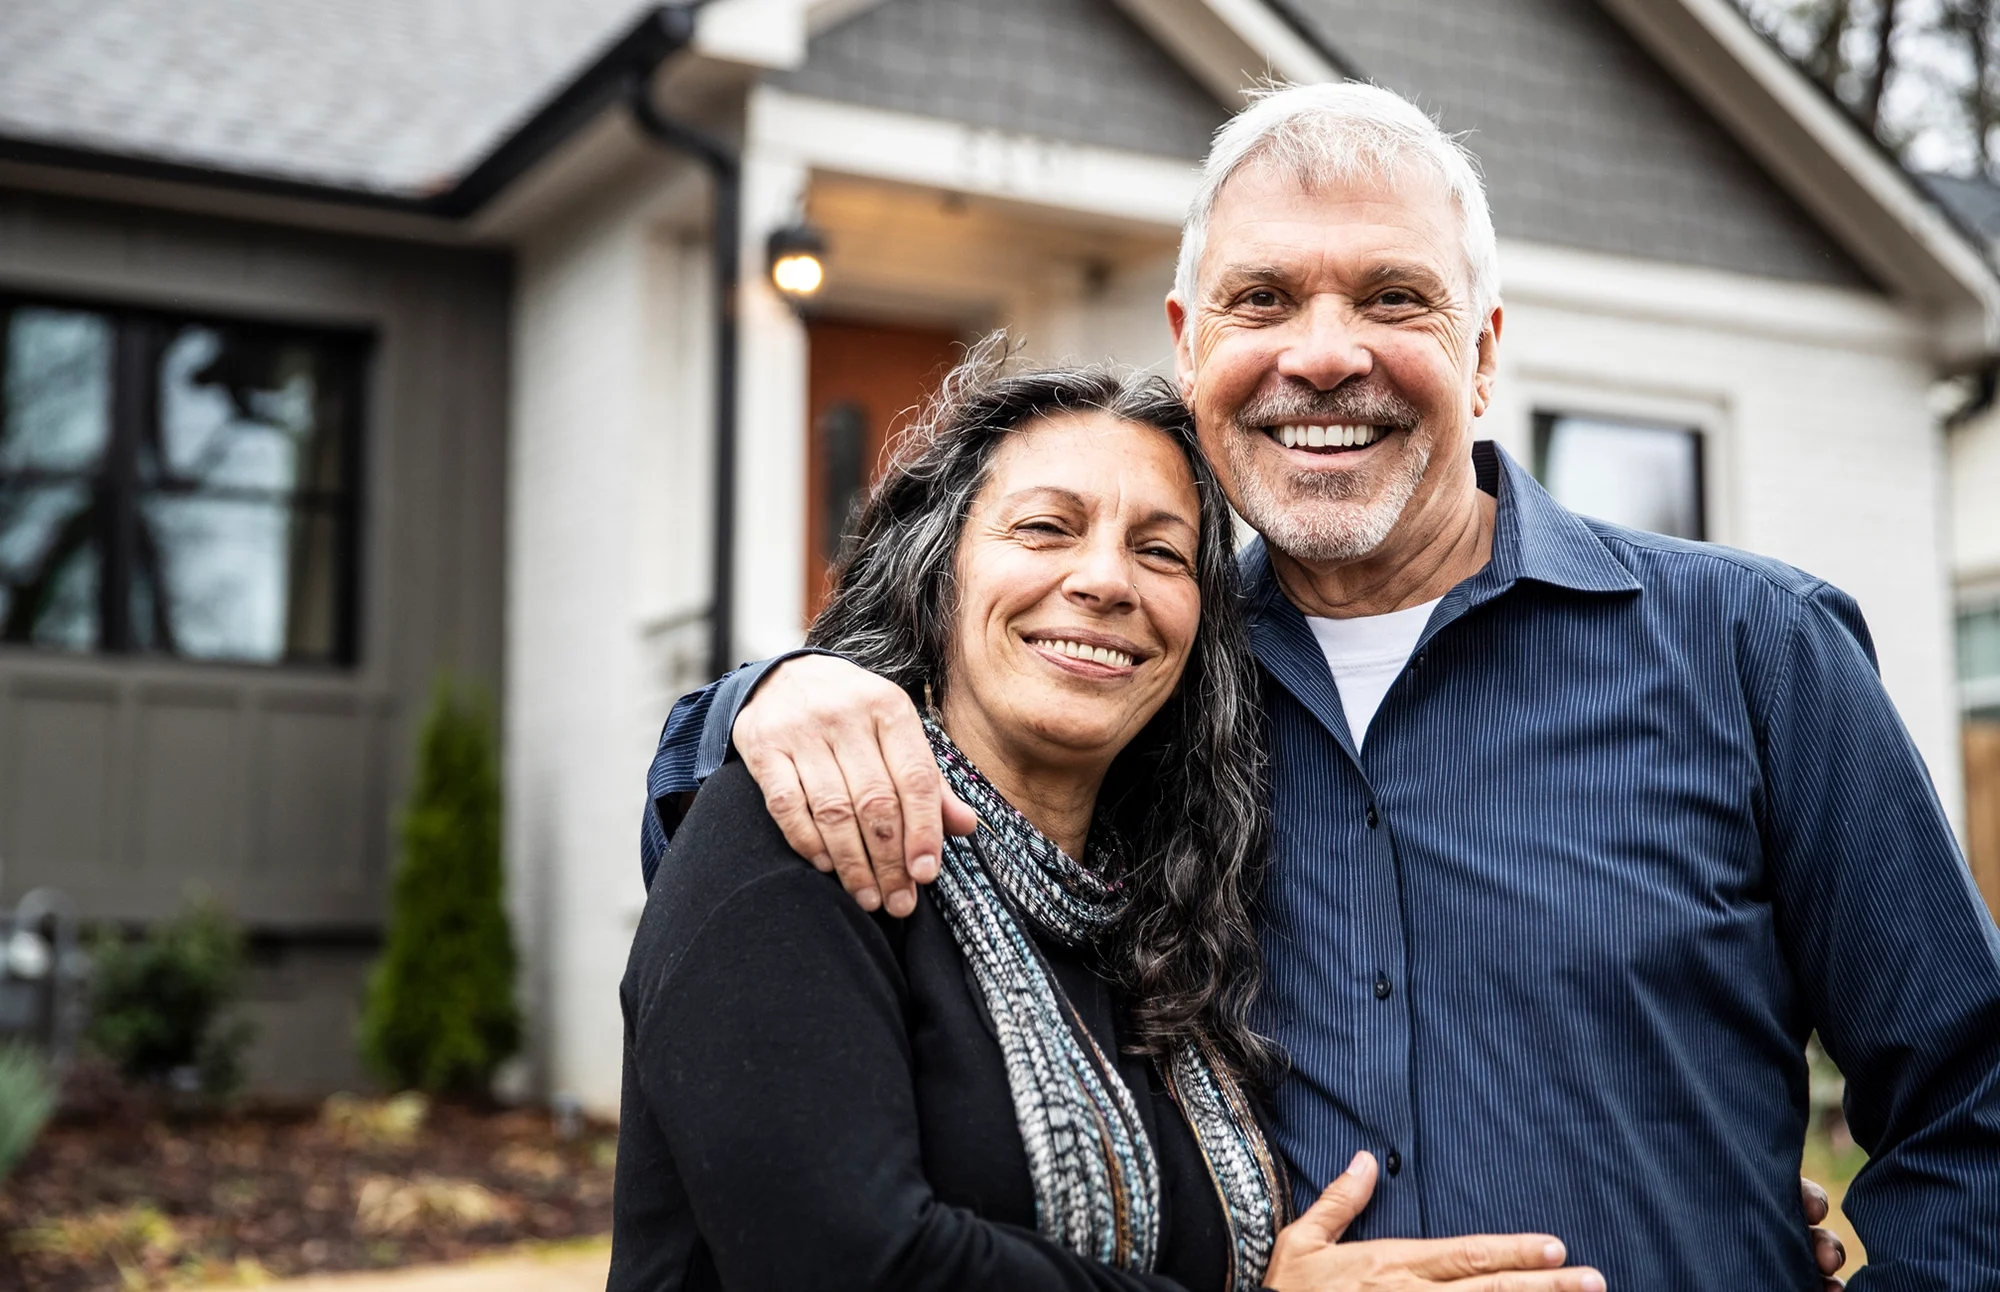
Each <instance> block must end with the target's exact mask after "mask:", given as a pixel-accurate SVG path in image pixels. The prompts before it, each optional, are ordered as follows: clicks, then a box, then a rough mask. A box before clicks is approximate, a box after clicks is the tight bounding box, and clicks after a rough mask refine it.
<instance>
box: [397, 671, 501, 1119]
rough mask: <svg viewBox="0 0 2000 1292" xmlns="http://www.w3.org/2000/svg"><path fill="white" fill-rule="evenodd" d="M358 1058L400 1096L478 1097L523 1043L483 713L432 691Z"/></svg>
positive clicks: (496, 784)
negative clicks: (412, 1092) (423, 1093)
mask: <svg viewBox="0 0 2000 1292" xmlns="http://www.w3.org/2000/svg"><path fill="white" fill-rule="evenodd" d="M415 772H416V775H415V785H414V787H413V790H412V793H411V798H410V803H409V807H408V808H407V810H406V811H405V812H404V814H403V820H402V829H401V836H402V837H401V844H402V847H401V855H400V857H399V858H398V860H397V864H396V876H395V887H394V892H393V896H392V899H391V909H390V916H389V936H388V942H387V945H386V946H385V947H384V948H383V951H382V956H381V959H380V960H378V961H377V962H376V965H375V968H374V970H373V972H372V973H371V974H370V976H369V982H368V995H367V1001H366V1003H365V1005H364V1007H363V1010H362V1016H361V1028H360V1044H361V1053H362V1057H363V1059H364V1060H365V1061H366V1062H367V1063H368V1065H369V1066H370V1067H371V1068H373V1069H374V1070H375V1072H376V1074H377V1075H378V1076H380V1077H381V1078H382V1079H383V1080H384V1081H386V1082H387V1083H389V1084H390V1085H391V1086H393V1087H395V1088H397V1089H417V1090H424V1091H428V1092H431V1093H433V1094H448V1095H461V1096H475V1097H483V1096H485V1095H486V1094H487V1093H488V1089H489V1086H490V1083H491V1081H492V1077H493V1071H494V1069H495V1068H497V1067H498V1066H499V1065H500V1064H501V1062H503V1061H504V1060H505V1059H507V1058H508V1056H510V1055H511V1054H513V1053H514V1051H515V1049H516V1047H517V1046H518V1045H519V1043H520V1031H521V1027H520V1016H519V1014H518V1013H517V1012H516V1011H515V1007H514V940H513V935H512V933H511V931H510V930H509V928H508V925H507V912H506V908H505V906H504V904H503V901H502V876H501V871H500V769H499V759H498V757H497V754H496V751H495V747H494V735H493V724H492V720H491V716H490V710H489V708H488V706H487V705H486V704H485V703H484V702H483V701H480V700H477V699H472V698H466V697H462V696H461V695H460V694H459V692H458V688H456V687H454V686H453V685H452V684H451V683H450V682H449V681H440V682H439V684H438V686H437V688H436V691H435V693H434V695H433V697H432V700H431V707H430V711H429V713H428V714H427V715H426V716H425V719H424V724H423V729H422V732H421V734H420V736H419V738H418V749H417V763H416V769H415Z"/></svg>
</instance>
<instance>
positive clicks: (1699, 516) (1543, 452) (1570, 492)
mask: <svg viewBox="0 0 2000 1292" xmlns="http://www.w3.org/2000/svg"><path fill="white" fill-rule="evenodd" d="M1701 473H1702V462H1701V432H1699V431H1695V430H1690V429H1689V428H1687V427H1684V426H1661V425H1657V424H1653V423H1647V422H1625V421H1617V420H1613V419H1610V418H1603V417H1571V416H1568V415H1565V414H1559V413H1543V414H1540V415H1539V416H1537V417H1536V418H1535V475H1536V476H1537V477H1539V478H1540V480H1541V482H1542V484H1543V486H1544V487H1545V488H1547V489H1548V491H1549V493H1550V494H1551V495H1552V496H1553V497H1554V498H1555V500H1556V501H1557V502H1559V503H1561V504H1562V505H1563V506H1565V507H1568V508H1569V509H1570V510H1571V511H1577V512H1582V513H1583V514H1584V515H1586V516H1595V517H1596V518H1598V519H1599V520H1608V521H1610V522H1611V523H1612V524H1614V525H1626V526H1629V527H1630V528H1633V529H1645V530H1651V531H1652V532H1653V533H1656V534H1670V535H1672V536H1674V537H1676V538H1696V539H1698V538H1702V537H1704V536H1705V533H1706V526H1705V523H1704V519H1705V518H1704V516H1703V499H1702V479H1701Z"/></svg>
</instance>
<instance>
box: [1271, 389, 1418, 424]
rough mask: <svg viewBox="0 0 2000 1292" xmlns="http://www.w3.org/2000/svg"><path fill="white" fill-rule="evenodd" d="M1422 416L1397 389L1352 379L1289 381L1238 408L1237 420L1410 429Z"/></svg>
mask: <svg viewBox="0 0 2000 1292" xmlns="http://www.w3.org/2000/svg"><path fill="white" fill-rule="evenodd" d="M1422 420H1423V417H1422V415H1421V414H1419V413H1418V412H1417V409H1416V406H1415V405H1413V404H1411V403H1410V401H1409V400H1407V399H1404V398H1403V397H1402V396H1401V395H1398V394H1396V393H1395V392H1394V391H1392V390H1385V389H1383V388H1382V387H1380V386H1372V385H1365V384H1363V385H1356V384H1352V383H1349V382H1342V383H1341V384H1340V385H1338V386H1335V387H1334V388H1333V389H1332V390H1319V389H1317V388H1315V387H1313V386H1310V385H1306V384H1305V383H1302V382H1289V383H1287V384H1286V385H1284V386H1281V387H1280V388H1278V389H1277V390H1273V391H1271V392H1269V393H1268V394H1263V395H1258V396H1257V397H1256V398H1254V399H1252V400H1251V401H1250V402H1249V403H1247V404H1245V405H1243V407H1242V408H1240V409H1238V410H1237V411H1236V424H1237V425H1238V426H1239V427H1241V428H1243V429H1245V430H1252V429H1255V428H1258V427H1263V426H1290V425H1293V424H1294V423H1297V422H1319V421H1328V422H1350V423H1353V424H1355V425H1359V426H1386V427H1388V428H1389V429H1391V430H1398V431H1407V430H1409V429H1411V428H1412V427H1414V426H1416V424H1417V423H1418V422H1420V421H1422Z"/></svg>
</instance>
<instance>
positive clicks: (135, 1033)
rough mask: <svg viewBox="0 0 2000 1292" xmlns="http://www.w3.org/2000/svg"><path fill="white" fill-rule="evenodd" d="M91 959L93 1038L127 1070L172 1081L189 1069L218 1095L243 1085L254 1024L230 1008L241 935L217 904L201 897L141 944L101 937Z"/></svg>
mask: <svg viewBox="0 0 2000 1292" xmlns="http://www.w3.org/2000/svg"><path fill="white" fill-rule="evenodd" d="M93 959H94V961H95V970H94V975H95V977H94V981H93V982H92V984H91V1020H90V1040H91V1043H92V1044H93V1045H95V1046H96V1047H97V1049H99V1050H100V1051H102V1052H103V1054H104V1055H105V1056H106V1057H107V1058H109V1059H110V1060H111V1061H112V1062H113V1063H114V1064H116V1065H117V1066H118V1070H119V1071H120V1072H121V1073H122V1074H123V1075H124V1076H126V1077H127V1078H129V1079H131V1080H134V1081H142V1082H147V1083H150V1084H155V1085H168V1084H175V1083H178V1082H179V1081H181V1080H182V1078H183V1076H184V1075H185V1074H190V1073H191V1074H193V1075H194V1076H195V1078H196V1080H197V1082H198V1085H199V1088H200V1089H201V1091H202V1092H203V1093H205V1094H207V1095H208V1096H210V1097H211V1098H217V1099H220V1098H224V1097H226V1096H228V1095H230V1094H232V1093H234V1092H235V1091H236V1090H237V1089H238V1088H239V1087H240V1086H241V1085H242V1084H243V1051H244V1050H245V1048H247V1047H248V1045H249V1044H250V1040H251V1038H252V1036H253V1035H254V1034H255V1031H254V1029H253V1028H252V1027H251V1025H250V1024H249V1022H248V1021H247V1020H244V1019H241V1018H236V1017H232V1016H231V1014H230V1010H231V1008H232V1007H233V1006H234V1005H235V1004H236V1003H237V1000H238V998H239V997H240V996H241V994H242V990H243V976H244V956H243V933H242V931H241V930H240V929H238V928H237V926H236V923H235V921H234V920H232V919H230V918H229V916H228V914H227V913H226V912H224V911H223V909H222V908H221V907H220V906H217V905H215V904H214V903H212V902H201V903H197V904H195V905H194V906H191V907H189V908H188V910H187V911H186V912H184V913H183V914H181V915H180V916H178V917H176V918H175V919H173V920H169V921H168V922H166V923H164V924H160V925H156V926H155V927H154V928H153V929H152V930H150V931H149V932H148V933H147V935H146V936H145V937H144V938H142V939H140V940H138V941H136V942H127V941H124V940H122V939H120V938H117V937H115V936H108V935H107V936H105V937H101V938H99V939H98V941H97V944H96V946H95V948H94V949H93Z"/></svg>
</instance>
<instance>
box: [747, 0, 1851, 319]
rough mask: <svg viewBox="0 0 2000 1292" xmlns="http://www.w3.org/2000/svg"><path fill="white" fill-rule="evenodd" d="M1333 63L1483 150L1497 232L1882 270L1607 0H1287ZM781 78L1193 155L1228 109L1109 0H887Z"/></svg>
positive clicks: (1782, 264)
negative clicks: (1832, 229) (1780, 179)
mask: <svg viewBox="0 0 2000 1292" xmlns="http://www.w3.org/2000/svg"><path fill="white" fill-rule="evenodd" d="M1278 3H1279V7H1280V8H1281V9H1282V10H1283V11H1284V12H1286V13H1287V14H1289V15H1290V17H1291V18H1292V19H1293V21H1294V22H1295V23H1296V24H1297V25H1298V27H1299V28H1300V29H1301V30H1302V31H1304V32H1305V33H1306V34H1307V35H1308V36H1309V37H1310V38H1311V39H1313V40H1314V41H1316V42H1317V43H1318V44H1320V45H1321V46H1322V47H1323V48H1325V49H1326V50H1327V51H1328V52H1329V54H1330V55H1331V56H1332V57H1333V58H1334V60H1335V61H1336V62H1337V63H1338V65H1340V66H1342V67H1345V68H1348V69H1351V71H1352V72H1353V73H1354V74H1355V75H1356V76H1359V77H1361V78H1363V79H1368V80H1373V81H1376V82H1378V83H1379V84H1381V85H1384V86H1387V87H1388V88H1390V89H1393V90H1396V91H1397V92H1399V93H1401V94H1405V95H1407V96H1409V97H1410V98H1412V99H1414V100H1415V101H1416V102H1417V103H1419V104H1420V105H1422V106H1423V108H1424V109H1425V110H1426V111H1428V112H1432V113H1434V114H1436V115H1437V116H1438V118H1439V120H1440V121H1441V122H1442V123H1443V125H1444V127H1445V128H1446V129H1448V130H1453V131H1462V132H1465V133H1464V139H1465V142H1466V144H1467V145H1468V146H1469V147H1470V148H1471V149H1472V151H1473V152H1474V153H1475V154H1476V155H1477V156H1478V157H1479V160H1480V162H1481V164H1482V168H1483V169H1484V171H1485V174H1486V182H1487V187H1488V190H1489V193H1490V197H1491V200H1492V203H1493V216H1494V222H1495V224H1496V226H1497V227H1498V229H1499V232H1500V235H1501V236H1502V237H1514V238H1522V239H1526V240H1530V241H1535V242H1545V243H1550V244H1553V245H1556V246H1565V247H1576V248H1580V249H1582V250H1586V251H1597V252H1605V253H1609V254H1613V255H1621V256H1632V257H1636V258H1640V259H1648V260H1660V261H1666V262H1668V263H1673V264H1687V265H1699V266H1703V267H1706V268H1712V269H1724V270H1733V271H1736V272H1739V273H1747V274H1756V275H1759V276H1761V277H1766V278H1781V279H1791V280H1797V281H1805V282H1819V283H1830V284H1833V285H1836V286H1842V287H1862V288H1867V287H1870V286H1872V284H1871V283H1870V281H1869V279H1868V277H1867V275H1866V274H1865V273H1864V272H1863V271H1862V270H1861V268H1860V267H1859V266H1858V265H1857V264H1855V262H1854V260H1853V258H1852V257H1850V256H1849V255H1848V254H1847V253H1846V252H1845V251H1844V250H1843V249H1842V248H1841V247H1840V246H1839V245H1838V244H1837V243H1836V242H1835V241H1834V240H1833V239H1832V238H1831V237H1830V236H1829V235H1828V234H1827V233H1826V232H1825V231H1824V230H1823V229H1821V228H1820V227H1819V225H1818V224H1817V223H1815V222H1814V220H1813V219H1812V217H1811V216H1809V215H1808V214H1806V212H1805V210H1804V209H1803V208H1802V207H1800V205H1799V204H1798V203H1797V202H1796V201H1795V200H1793V198H1792V197H1791V195H1790V194H1789V193H1787V192H1785V190H1784V189H1783V188H1782V187H1780V186H1779V184H1778V183H1777V182H1776V181H1775V180H1773V179H1772V178H1771V176H1770V175H1769V174H1767V173H1766V172H1765V171H1764V169H1763V168H1762V167H1761V166H1760V165H1759V164H1758V163H1757V161H1756V160H1755V159H1754V158H1753V157H1751V156H1750V154H1749V153H1748V152H1747V151H1746V150H1745V149H1744V148H1743V146H1742V145H1741V144H1739V143H1737V142H1736V140H1735V139H1734V138H1733V137H1731V135H1730V134H1729V132H1728V131H1727V130H1726V129H1725V128H1724V127H1723V126H1722V125H1721V124H1720V123H1718V122H1717V121H1716V120H1715V119H1714V118H1713V117H1712V116H1711V115H1710V114H1709V113H1708V112H1707V111H1706V110H1705V109H1704V108H1703V107H1702V106H1701V105H1700V104H1699V103H1697V102H1696V101H1695V99H1694V98H1693V96H1692V95H1690V94H1689V93H1688V92H1687V91H1686V90H1685V89H1683V88H1682V87H1681V86H1680V85H1679V83H1677V82H1676V81H1675V80H1674V79H1673V78H1672V77H1671V76H1670V75H1669V74H1668V73H1667V72H1666V71H1665V70H1664V69H1663V68H1662V67H1660V65H1659V64H1658V62H1656V61H1655V60H1654V59H1653V57H1652V55H1650V54H1649V53H1647V52H1646V50H1645V49H1643V48H1642V47H1641V46H1640V45H1639V43H1638V41H1636V40H1635V39H1633V37H1632V36H1631V35H1630V34H1629V33H1627V32H1626V31H1625V29H1624V28H1622V27H1620V26H1619V25H1618V23H1617V22H1616V21H1615V20H1614V19H1613V18H1611V17H1610V15H1608V14H1607V13H1605V12H1604V10H1603V9H1602V8H1601V7H1600V6H1599V5H1597V4H1596V3H1594V0H1479V2H1478V3H1476V4H1475V3H1466V0H1395V3H1393V4H1385V3H1382V2H1381V0H1278ZM773 80H774V82H775V83H776V84H778V85H780V86H782V87H783V88H786V89H789V90H794V91H796V92H798V93H801V94H811V95H816V96H819V97H822V98H828V99H836V100H840V101H843V102H851V103H860V104H865V105H867V106H870V107H879V108H886V109H891V110H895V111H901V112H910V113H916V114H921V115H931V116H937V117H942V118H944V119H946V120H951V121H959V122H963V123H965V124H967V125H973V126H981V127H986V128H990V129H996V130H1009V131H1018V132H1020V133H1024V134H1036V135H1043V136H1047V137H1050V138H1055V139H1064V140H1070V141H1073V142H1077V143H1088V144H1099V145H1103V146H1107V147H1113V148H1127V149H1132V150H1134V151H1138V152H1147V153H1154V154H1156V155H1159V156H1165V157H1186V158H1189V159H1190V160H1193V159H1198V158H1199V157H1200V156H1201V155H1202V154H1203V153H1204V152H1206V151H1207V146H1208V138H1209V135H1210V133H1211V132H1213V130H1214V129H1215V127H1216V126H1218V125H1220V124H1221V122H1222V120H1223V119H1224V115H1225V114H1224V109H1223V107H1222V105H1220V104H1218V103H1216V102H1215V100H1214V98H1213V97H1212V96H1211V95H1209V94H1208V92H1207V91H1206V90H1204V89H1203V88H1202V87H1201V86H1200V85H1199V84H1197V83H1196V82H1195V81H1194V79H1193V78H1192V77H1190V76H1189V75H1188V74H1187V73H1186V72H1185V71H1183V70H1182V69H1181V68H1180V66H1179V65H1178V64H1176V63H1174V62H1173V61H1172V59H1171V58H1170V57H1169V56H1168V55H1167V54H1166V53H1164V52H1163V51H1162V50H1160V49H1159V47H1158V46H1157V45H1155V44H1154V43H1153V42H1152V40H1151V38H1150V37H1149V36H1147V35H1146V34H1145V33H1144V32H1142V31H1141V30H1140V29H1139V28H1138V26H1137V25H1136V24H1135V23H1133V21H1132V20H1131V19H1130V18H1128V17H1127V16H1126V15H1125V14H1124V13H1123V12H1122V11H1120V10H1119V9H1118V8H1117V6H1116V5H1115V4H1113V3H1112V0H1007V2H1006V3H1004V4H1001V3H995V2H994V0H887V3H885V4H882V5H879V6H875V7H872V8H870V9H868V10H866V11H865V12H863V13H862V14H860V15H859V16H857V17H854V18H851V19H849V20H848V21H846V22H844V23H840V24H836V25H835V26H833V27H830V28H828V29H827V30H826V31H824V32H821V33H820V34H819V35H818V36H816V37H814V38H813V40H812V42H811V45H810V46H809V48H808V51H807V58H806V63H805V66H804V67H802V68H800V69H799V70H797V71H795V72H787V73H782V74H778V75H776V76H775V77H774V78H773Z"/></svg>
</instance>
